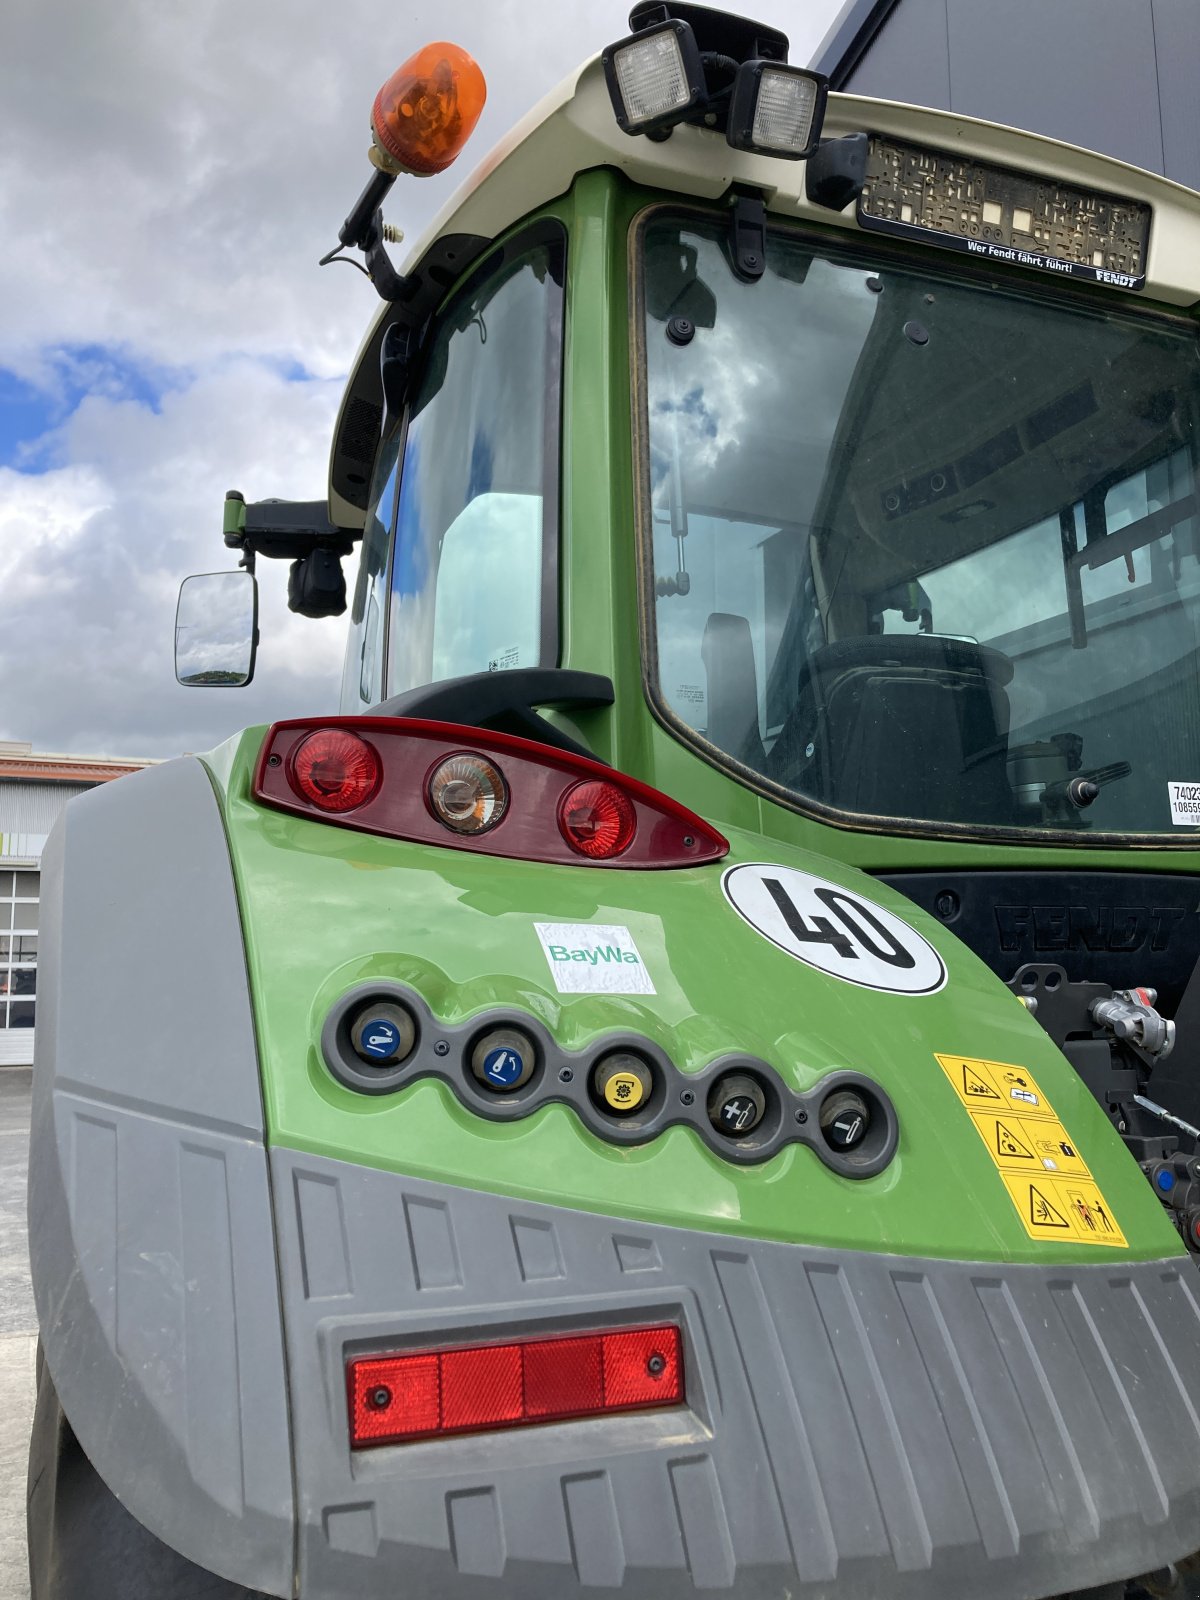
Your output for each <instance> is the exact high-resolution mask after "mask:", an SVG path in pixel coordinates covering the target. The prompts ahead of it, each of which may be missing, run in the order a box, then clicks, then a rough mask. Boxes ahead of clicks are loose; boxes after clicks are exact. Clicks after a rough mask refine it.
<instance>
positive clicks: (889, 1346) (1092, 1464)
mask: <svg viewBox="0 0 1200 1600" xmlns="http://www.w3.org/2000/svg"><path fill="white" fill-rule="evenodd" d="M272 1167H273V1181H274V1185H275V1198H276V1215H277V1225H278V1228H279V1245H280V1255H281V1260H282V1263H283V1275H282V1276H283V1288H284V1300H285V1316H286V1321H287V1326H288V1350H289V1361H290V1390H291V1400H292V1421H293V1436H294V1444H295V1451H296V1477H297V1492H298V1515H299V1518H300V1551H299V1567H300V1573H301V1593H302V1594H303V1595H305V1596H311V1597H312V1600H334V1597H335V1596H336V1597H340V1596H344V1595H348V1594H353V1595H355V1596H361V1597H364V1600H366V1597H378V1600H385V1597H387V1600H393V1597H394V1596H396V1595H397V1594H398V1593H401V1592H402V1593H404V1594H413V1595H420V1596H422V1600H425V1597H429V1596H443V1595H444V1596H446V1597H453V1600H459V1597H466V1596H475V1595H478V1596H480V1597H483V1596H485V1595H486V1596H496V1595H506V1596H514V1597H515V1596H520V1597H521V1600H540V1597H542V1596H545V1597H546V1600H550V1597H551V1596H553V1597H554V1600H564V1597H565V1596H569V1595H572V1594H575V1593H577V1592H579V1593H586V1594H588V1595H591V1596H597V1597H599V1596H602V1595H604V1594H606V1593H611V1594H614V1595H615V1594H616V1593H618V1592H619V1593H620V1594H622V1595H624V1596H639V1597H644V1600H671V1597H673V1596H681V1597H682V1596H685V1595H690V1594H692V1592H693V1590H695V1589H732V1590H733V1591H734V1592H735V1593H736V1594H737V1595H739V1596H755V1597H757V1596H764V1597H765V1596H768V1595H771V1596H784V1595H788V1594H791V1595H801V1594H811V1595H821V1596H836V1597H837V1600H860V1597H861V1600H866V1597H871V1600H876V1597H880V1596H887V1597H888V1600H902V1597H906V1596H913V1597H916V1596H921V1597H926V1596H931V1595H945V1596H953V1597H955V1600H960V1597H963V1596H971V1597H972V1600H975V1597H987V1596H995V1597H1001V1596H1003V1597H1006V1600H1007V1597H1017V1596H1045V1595H1057V1594H1059V1593H1061V1592H1063V1591H1064V1590H1072V1589H1077V1588H1085V1587H1089V1586H1091V1585H1094V1584H1099V1583H1101V1582H1104V1581H1106V1580H1109V1579H1112V1578H1116V1577H1122V1576H1132V1575H1135V1574H1137V1573H1140V1572H1143V1571H1147V1570H1150V1569H1152V1568H1155V1567H1161V1566H1162V1565H1164V1564H1165V1563H1166V1562H1167V1561H1170V1560H1173V1559H1176V1558H1178V1557H1180V1556H1182V1555H1184V1554H1187V1553H1189V1552H1191V1551H1193V1550H1195V1549H1197V1548H1200V1295H1198V1291H1200V1278H1198V1277H1197V1274H1196V1272H1195V1269H1194V1267H1193V1266H1192V1265H1191V1263H1190V1262H1188V1261H1186V1260H1182V1259H1181V1260H1180V1261H1178V1262H1175V1261H1169V1262H1162V1263H1150V1264H1141V1265H1138V1264H1130V1263H1117V1264H1109V1265H1105V1266H1095V1267H1092V1266H1087V1267H1079V1268H1053V1269H1047V1268H1039V1267H1028V1266H1026V1267H990V1266H972V1265H967V1264H961V1263H951V1262H935V1261H915V1260H908V1259H903V1258H899V1257H881V1256H872V1255H860V1254H852V1253H835V1252H830V1251H827V1250H817V1249H807V1248H803V1247H799V1246H789V1245H781V1244H773V1243H767V1242H762V1241H753V1242H743V1241H739V1240H736V1239H731V1238H728V1237H723V1236H719V1235H713V1234H703V1233H694V1232H690V1231H687V1230H682V1229H675V1228H665V1227H639V1226H631V1225H628V1224H625V1223H622V1222H619V1221H616V1220H615V1219H611V1218H605V1217H600V1216H593V1215H589V1214H586V1213H577V1212H565V1211H561V1210H555V1209H553V1208H550V1207H545V1206H537V1205H525V1204H521V1203H518V1202H514V1201H509V1200H505V1199H502V1198H499V1197H496V1196H492V1195H485V1194H479V1193H474V1192H469V1191H464V1190H461V1189H453V1188H450V1187H447V1186H443V1185H437V1184H431V1183H424V1182H417V1181H414V1180H408V1179H403V1178H400V1177H397V1176H394V1175H391V1174H387V1173H382V1172H376V1171H371V1170H367V1169H364V1168H360V1167H354V1166H350V1165H347V1164H343V1163H339V1162H333V1161H326V1160H321V1159H316V1158H312V1157H307V1156H300V1155H297V1154H295V1153H293V1152H289V1151H275V1152H273V1153H272ZM664 1318H679V1319H680V1320H681V1321H682V1324H683V1327H684V1330H685V1339H686V1343H687V1350H688V1370H687V1382H688V1400H689V1404H688V1406H687V1407H686V1408H685V1409H683V1410H678V1411H667V1412H660V1413H658V1414H643V1415H640V1416H627V1417H623V1418H612V1419H605V1420H600V1421H588V1422H576V1423H570V1424H565V1425H558V1426H550V1427H541V1428H536V1429H527V1430H522V1431H518V1432H510V1433H507V1434H496V1435H491V1436H481V1437H479V1438H476V1439H461V1438H460V1439H457V1440H447V1441H442V1442H429V1443H417V1444H407V1445H403V1446H393V1447H385V1448H382V1449H376V1450H371V1451H366V1452H362V1453H359V1454H357V1455H355V1456H352V1455H351V1452H350V1451H349V1449H348V1443H347V1420H346V1401H345V1382H344V1377H343V1369H344V1362H345V1358H346V1352H347V1349H349V1350H351V1351H356V1350H371V1349H385V1348H391V1349H396V1348H403V1347H404V1346H405V1345H406V1344H422V1343H426V1342H428V1343H436V1342H438V1341H440V1340H449V1341H452V1342H453V1341H458V1342H472V1341H475V1342H478V1341H486V1340H487V1339H489V1338H492V1337H496V1338H503V1337H504V1336H505V1335H506V1334H507V1333H509V1332H510V1331H512V1330H514V1329H519V1330H532V1331H546V1332H556V1331H559V1330H562V1329H573V1328H579V1327H581V1326H589V1325H591V1326H597V1325H598V1326H605V1325H613V1324H615V1323H620V1322H622V1321H626V1320H636V1321H643V1322H648V1321H654V1320H658V1319H664Z"/></svg>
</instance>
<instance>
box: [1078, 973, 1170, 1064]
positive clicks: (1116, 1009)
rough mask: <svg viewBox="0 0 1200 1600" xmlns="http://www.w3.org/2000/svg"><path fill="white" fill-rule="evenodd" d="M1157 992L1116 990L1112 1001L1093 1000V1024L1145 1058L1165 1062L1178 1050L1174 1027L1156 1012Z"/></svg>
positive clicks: (1149, 990) (1150, 990)
mask: <svg viewBox="0 0 1200 1600" xmlns="http://www.w3.org/2000/svg"><path fill="white" fill-rule="evenodd" d="M1157 999H1158V993H1157V991H1156V990H1154V989H1117V990H1115V991H1114V992H1113V996H1112V999H1111V1000H1093V1002H1092V1004H1091V1007H1090V1010H1091V1015H1092V1021H1093V1022H1094V1023H1096V1025H1097V1026H1098V1027H1101V1028H1107V1030H1108V1031H1109V1033H1111V1034H1115V1035H1116V1037H1117V1038H1118V1039H1123V1040H1125V1041H1126V1042H1127V1043H1128V1044H1131V1045H1133V1046H1134V1048H1135V1049H1138V1050H1140V1051H1141V1052H1142V1053H1143V1055H1147V1056H1153V1057H1154V1058H1155V1059H1156V1060H1158V1061H1165V1060H1166V1058H1167V1056H1169V1055H1170V1054H1171V1051H1172V1050H1173V1049H1174V1048H1175V1024H1174V1023H1173V1022H1169V1021H1168V1020H1167V1018H1166V1017H1162V1016H1160V1015H1159V1014H1158V1012H1157V1011H1156V1010H1155V1009H1154V1004H1155V1001H1156V1000H1157Z"/></svg>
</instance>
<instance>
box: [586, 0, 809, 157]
mask: <svg viewBox="0 0 1200 1600" xmlns="http://www.w3.org/2000/svg"><path fill="white" fill-rule="evenodd" d="M629 25H630V27H631V28H632V29H633V32H632V33H631V34H630V35H628V37H626V38H624V39H619V40H617V42H616V43H615V44H611V45H609V47H608V48H607V49H606V50H605V51H604V52H603V53H602V55H601V62H602V65H603V67H604V79H605V83H606V85H607V87H608V93H609V98H610V99H611V101H612V105H613V112H614V114H615V116H616V119H617V125H618V126H619V127H620V128H621V129H622V131H623V132H625V133H627V134H630V135H631V136H636V135H641V134H645V135H646V136H647V137H648V138H651V139H654V140H662V139H667V138H669V137H670V135H671V131H672V129H674V128H675V127H676V126H677V125H679V124H680V123H685V122H686V123H692V124H694V125H696V126H699V127H702V128H709V129H711V130H712V131H713V132H715V133H724V134H725V137H726V139H727V140H728V142H729V144H730V145H731V146H732V147H733V148H734V149H735V150H750V151H754V152H756V153H758V154H762V155H773V156H779V157H782V158H783V159H785V160H793V161H796V160H801V159H804V158H805V157H807V156H808V155H810V154H811V153H812V151H813V150H815V149H816V147H817V142H818V140H819V138H820V133H821V122H822V119H823V117H824V113H825V102H826V98H827V95H828V92H829V84H828V80H827V79H826V78H824V77H823V76H822V75H821V74H820V73H816V72H809V71H807V70H806V69H804V68H802V67H791V66H789V65H788V64H787V56H788V41H787V35H786V34H783V33H780V32H779V31H778V30H777V29H774V28H767V27H765V26H763V25H762V24H760V23H755V22H751V21H748V20H747V19H745V18H742V17H733V16H729V15H727V14H726V13H724V12H721V11H716V10H713V9H712V8H710V7H708V6H699V5H692V4H685V3H684V0H666V3H660V0H641V3H640V4H638V5H635V6H634V8H633V10H632V11H631V12H630V14H629Z"/></svg>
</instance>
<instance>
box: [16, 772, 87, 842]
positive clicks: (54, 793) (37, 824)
mask: <svg viewBox="0 0 1200 1600" xmlns="http://www.w3.org/2000/svg"><path fill="white" fill-rule="evenodd" d="M92 787H93V785H91V784H87V783H13V782H11V781H9V782H3V781H0V833H41V834H46V833H49V832H50V829H51V828H52V827H53V826H54V824H55V823H56V822H57V821H58V819H59V817H61V816H62V814H63V812H64V811H65V810H66V805H67V801H68V800H70V799H73V798H74V796H75V795H77V794H83V793H85V792H86V790H88V789H90V788H92Z"/></svg>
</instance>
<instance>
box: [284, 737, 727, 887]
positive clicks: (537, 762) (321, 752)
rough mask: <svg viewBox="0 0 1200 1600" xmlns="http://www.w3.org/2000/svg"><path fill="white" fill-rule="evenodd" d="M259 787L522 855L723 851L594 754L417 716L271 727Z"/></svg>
mask: <svg viewBox="0 0 1200 1600" xmlns="http://www.w3.org/2000/svg"><path fill="white" fill-rule="evenodd" d="M254 794H255V798H256V799H258V800H261V801H262V802H263V803H264V804H266V805H270V806H275V807H277V808H278V809H279V810H281V811H291V812H295V813H297V814H298V815H300V816H308V817H319V818H320V819H321V820H323V821H325V822H333V823H337V824H339V825H340V826H342V827H349V828H358V829H361V830H363V831H364V832H367V833H379V834H385V835H387V836H388V837H390V838H395V839H409V840H413V841H415V842H418V843H424V844H440V845H447V844H448V845H455V846H458V847H459V848H465V849H474V850H478V851H480V852H482V853H483V854H485V855H495V856H511V857H514V858H516V859H519V860H525V861H549V862H570V863H572V864H573V865H576V866H578V865H584V864H588V863H591V864H593V865H597V866H605V865H619V866H622V867H683V866H695V865H698V864H699V863H702V862H710V861H719V860H720V859H721V858H722V857H723V856H724V855H726V854H727V853H728V850H729V845H728V842H727V841H726V840H725V839H724V838H723V837H722V836H721V834H719V833H718V832H717V831H716V829H715V828H711V827H709V825H708V824H707V823H706V822H704V821H703V820H702V819H701V818H700V817H698V816H696V815H695V814H694V813H693V812H691V811H688V810H686V809H685V807H683V806H681V805H678V804H677V803H676V802H675V801H674V800H671V799H669V798H668V797H667V796H666V795H664V794H660V793H659V792H658V791H657V790H655V789H651V788H648V787H647V786H646V785H645V784H643V783H639V782H638V781H637V780H636V779H635V778H629V777H626V776H625V775H624V774H623V773H618V772H613V771H612V770H611V769H610V768H608V767H605V766H603V765H602V764H601V763H600V762H598V761H592V760H589V759H588V758H587V757H585V756H577V755H573V754H571V753H569V752H567V751H562V750H557V749H554V748H552V747H551V746H549V745H543V744H537V743H535V742H534V741H533V740H530V739H518V738H514V737H513V736H512V735H510V734H504V733H492V732H484V731H483V730H481V729H478V728H466V727H459V726H457V725H455V724H452V723H445V722H426V721H422V720H419V719H415V718H394V719H387V718H381V717H337V718H332V719H330V720H328V721H323V722H320V723H313V722H277V723H276V724H275V725H274V727H272V728H271V729H270V730H269V731H268V733H267V737H266V739H265V741H264V743H263V748H262V754H261V756H260V757H259V762H258V768H257V771H256V773H255V777H254Z"/></svg>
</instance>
